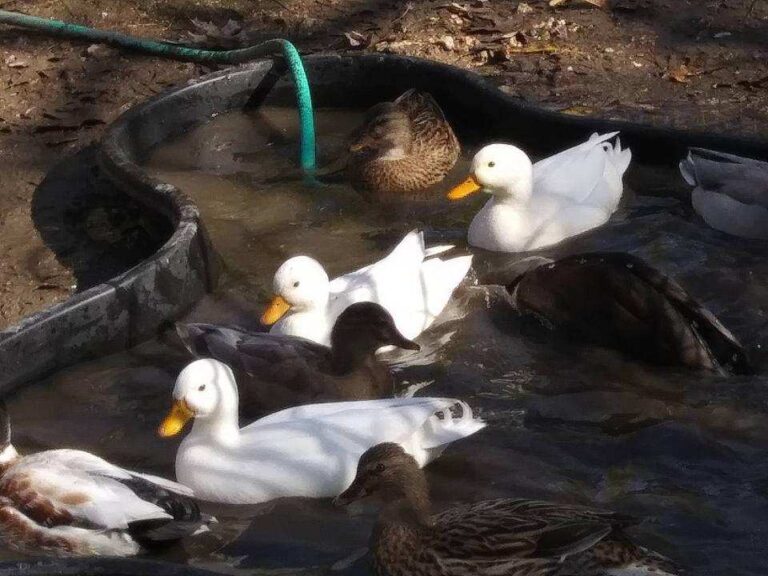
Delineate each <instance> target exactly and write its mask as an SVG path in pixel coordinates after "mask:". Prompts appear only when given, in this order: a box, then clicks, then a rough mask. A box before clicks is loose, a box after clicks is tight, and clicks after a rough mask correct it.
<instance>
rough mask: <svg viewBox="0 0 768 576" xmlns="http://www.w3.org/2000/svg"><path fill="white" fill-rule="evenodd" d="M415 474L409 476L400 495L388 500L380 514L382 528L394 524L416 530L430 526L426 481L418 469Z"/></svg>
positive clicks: (429, 505) (429, 506) (430, 506)
mask: <svg viewBox="0 0 768 576" xmlns="http://www.w3.org/2000/svg"><path fill="white" fill-rule="evenodd" d="M416 472H417V473H414V474H412V475H410V478H409V479H408V483H407V484H405V485H404V486H403V488H404V490H403V492H401V495H400V496H399V497H397V498H393V499H391V500H389V503H388V504H387V506H386V507H385V508H384V510H383V512H382V514H381V520H380V523H381V525H382V526H386V525H394V524H396V525H398V526H407V527H410V528H411V529H414V530H418V529H422V528H427V527H429V526H431V525H432V520H431V516H432V512H431V509H432V505H431V502H430V499H429V488H428V487H427V479H426V478H425V477H424V473H423V472H422V471H421V470H420V469H418V468H417V469H416Z"/></svg>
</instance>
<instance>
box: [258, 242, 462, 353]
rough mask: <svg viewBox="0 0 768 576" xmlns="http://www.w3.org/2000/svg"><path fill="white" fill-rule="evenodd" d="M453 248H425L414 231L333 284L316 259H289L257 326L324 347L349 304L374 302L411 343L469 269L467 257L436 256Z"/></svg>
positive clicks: (301, 257)
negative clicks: (305, 339) (273, 295)
mask: <svg viewBox="0 0 768 576" xmlns="http://www.w3.org/2000/svg"><path fill="white" fill-rule="evenodd" d="M452 248H453V246H435V247H432V248H426V247H425V245H424V236H423V234H422V233H421V232H418V231H415V230H414V231H412V232H410V233H408V234H407V235H406V236H405V238H403V240H402V241H401V242H400V243H399V244H398V245H397V246H396V247H395V249H394V250H392V252H390V253H389V254H388V255H387V256H385V257H384V258H382V259H381V260H379V261H378V262H375V263H374V264H371V265H369V266H366V267H365V268H361V269H360V270H356V271H354V272H350V273H348V274H345V275H343V276H340V277H338V278H335V279H334V280H332V281H329V279H328V274H327V273H326V272H325V270H324V269H323V267H322V266H321V265H320V263H319V262H317V261H316V260H313V259H312V258H310V257H308V256H296V257H294V258H290V259H289V260H287V261H286V262H284V263H283V264H282V265H281V266H280V268H278V270H277V272H276V273H275V277H274V282H273V288H274V292H275V294H276V296H275V297H274V299H273V300H272V303H271V304H270V305H269V307H268V308H267V310H266V311H265V312H264V314H263V316H262V322H263V323H264V324H267V325H272V324H274V326H272V328H271V330H270V333H274V334H286V335H289V336H301V337H303V338H307V339H309V340H314V341H315V342H317V343H319V344H323V345H325V346H328V345H330V334H331V328H332V326H333V323H334V322H335V321H336V318H337V317H338V316H339V314H341V313H342V312H343V311H344V310H345V309H346V308H347V307H348V306H349V305H350V304H354V303H356V302H375V303H377V304H379V305H381V306H382V307H384V309H385V310H387V312H389V313H390V314H391V315H392V318H393V319H394V321H395V326H396V327H397V329H398V330H399V331H400V333H401V334H402V335H403V336H405V337H406V338H408V339H409V340H413V339H414V338H416V337H417V336H418V335H419V334H421V333H422V332H423V331H424V330H426V329H427V328H428V327H429V326H430V325H431V324H432V322H434V320H435V319H436V318H437V316H438V315H439V314H440V312H442V310H443V308H445V306H446V304H448V301H449V300H450V298H451V295H452V294H453V291H454V290H455V289H456V287H457V286H458V285H459V283H460V282H461V281H462V279H463V278H464V277H465V276H466V275H467V272H468V271H469V268H470V266H471V265H472V256H459V257H457V258H451V259H448V260H443V259H441V258H437V257H436V256H437V255H438V254H441V253H443V252H446V251H448V250H450V249H452Z"/></svg>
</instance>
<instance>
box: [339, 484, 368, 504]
mask: <svg viewBox="0 0 768 576" xmlns="http://www.w3.org/2000/svg"><path fill="white" fill-rule="evenodd" d="M367 495H368V491H367V490H366V489H365V486H363V485H362V482H358V481H357V479H355V481H354V482H352V484H350V486H349V488H347V489H346V490H344V492H342V493H341V494H339V495H338V496H336V498H334V499H333V504H334V506H348V505H350V504H352V502H355V501H357V500H360V499H362V498H365V497H366V496H367Z"/></svg>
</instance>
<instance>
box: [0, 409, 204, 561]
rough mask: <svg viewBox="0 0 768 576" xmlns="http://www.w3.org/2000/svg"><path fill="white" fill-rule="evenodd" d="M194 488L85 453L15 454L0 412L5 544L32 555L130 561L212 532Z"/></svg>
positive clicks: (0, 509) (0, 531)
mask: <svg viewBox="0 0 768 576" xmlns="http://www.w3.org/2000/svg"><path fill="white" fill-rule="evenodd" d="M191 495H192V491H191V490H189V489H188V488H186V487H184V486H182V485H180V484H177V483H175V482H171V481H170V480H164V479H162V478H157V477H154V476H148V475H144V474H138V473H136V472H131V471H129V470H125V469H123V468H119V467H117V466H114V465H113V464H110V463H109V462H107V461H105V460H102V459H101V458H99V457H98V456H95V455H93V454H90V453H88V452H83V451H80V450H46V451H44V452H38V453H36V454H31V455H29V456H22V455H19V454H18V453H17V452H16V449H15V448H14V447H13V445H12V444H11V428H10V420H9V417H8V413H7V411H6V408H5V405H0V541H2V543H3V545H5V546H7V547H8V548H10V549H12V550H16V551H20V552H23V553H24V554H30V555H41V554H46V555H53V556H67V557H71V556H131V555H134V554H138V553H140V552H142V551H144V550H145V549H146V548H151V547H152V546H153V545H156V544H160V543H167V542H170V541H174V540H179V539H181V538H183V537H185V536H189V535H192V534H194V533H196V532H199V531H204V530H205V525H206V523H207V522H208V521H209V520H210V518H209V517H206V516H204V515H202V514H201V513H200V509H199V508H198V506H197V504H196V503H195V501H194V500H193V499H192V497H191Z"/></svg>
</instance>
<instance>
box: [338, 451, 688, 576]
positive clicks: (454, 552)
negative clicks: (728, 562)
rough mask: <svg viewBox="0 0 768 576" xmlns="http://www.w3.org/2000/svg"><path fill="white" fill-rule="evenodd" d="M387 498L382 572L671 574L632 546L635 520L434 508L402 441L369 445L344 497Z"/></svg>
mask: <svg viewBox="0 0 768 576" xmlns="http://www.w3.org/2000/svg"><path fill="white" fill-rule="evenodd" d="M369 495H377V496H378V497H379V498H380V500H381V501H382V502H383V506H384V508H383V511H382V512H381V515H380V518H379V522H378V525H377V527H376V529H375V531H374V533H373V537H372V545H371V547H372V553H373V565H374V571H375V572H376V574H378V575H379V576H470V575H471V576H621V575H622V574H626V575H627V576H630V575H635V576H639V575H641V574H642V575H648V576H651V575H653V576H672V575H674V574H677V573H678V572H677V570H676V569H675V567H674V566H673V565H672V563H671V562H670V561H669V560H667V559H666V558H664V557H662V556H660V555H658V554H656V553H654V552H651V551H649V550H646V549H644V548H642V547H640V546H637V545H635V544H633V543H632V542H631V541H630V540H629V538H628V537H627V536H626V535H625V534H624V532H623V530H624V528H625V527H626V526H628V525H630V524H632V523H633V520H632V519H631V518H629V517H626V516H622V515H619V514H615V513H613V512H608V511H603V510H595V509H591V508H586V507H583V506H574V505H561V504H554V503H550V502H540V501H535V500H513V499H500V500H487V501H484V502H477V503H475V504H469V505H464V506H458V507H456V508H452V509H450V510H446V511H445V512H441V513H439V514H435V515H432V514H431V513H430V502H429V493H428V489H427V482H426V478H425V476H424V473H423V472H422V471H421V470H420V469H419V467H418V465H417V464H416V461H415V460H414V459H413V458H412V457H411V456H410V455H408V454H407V453H406V452H405V451H404V450H403V449H402V448H401V447H400V446H398V445H397V444H379V445H378V446H374V447H373V448H370V449H369V450H368V451H367V452H365V453H364V454H363V455H362V456H361V457H360V461H359V463H358V465H357V476H356V477H355V480H354V482H353V483H352V485H351V486H350V487H349V488H347V490H346V491H344V492H343V493H342V494H341V495H340V496H338V497H337V498H336V500H335V502H336V503H337V504H339V505H346V504H349V503H350V502H353V501H355V500H358V499H360V498H363V497H365V496H369Z"/></svg>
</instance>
